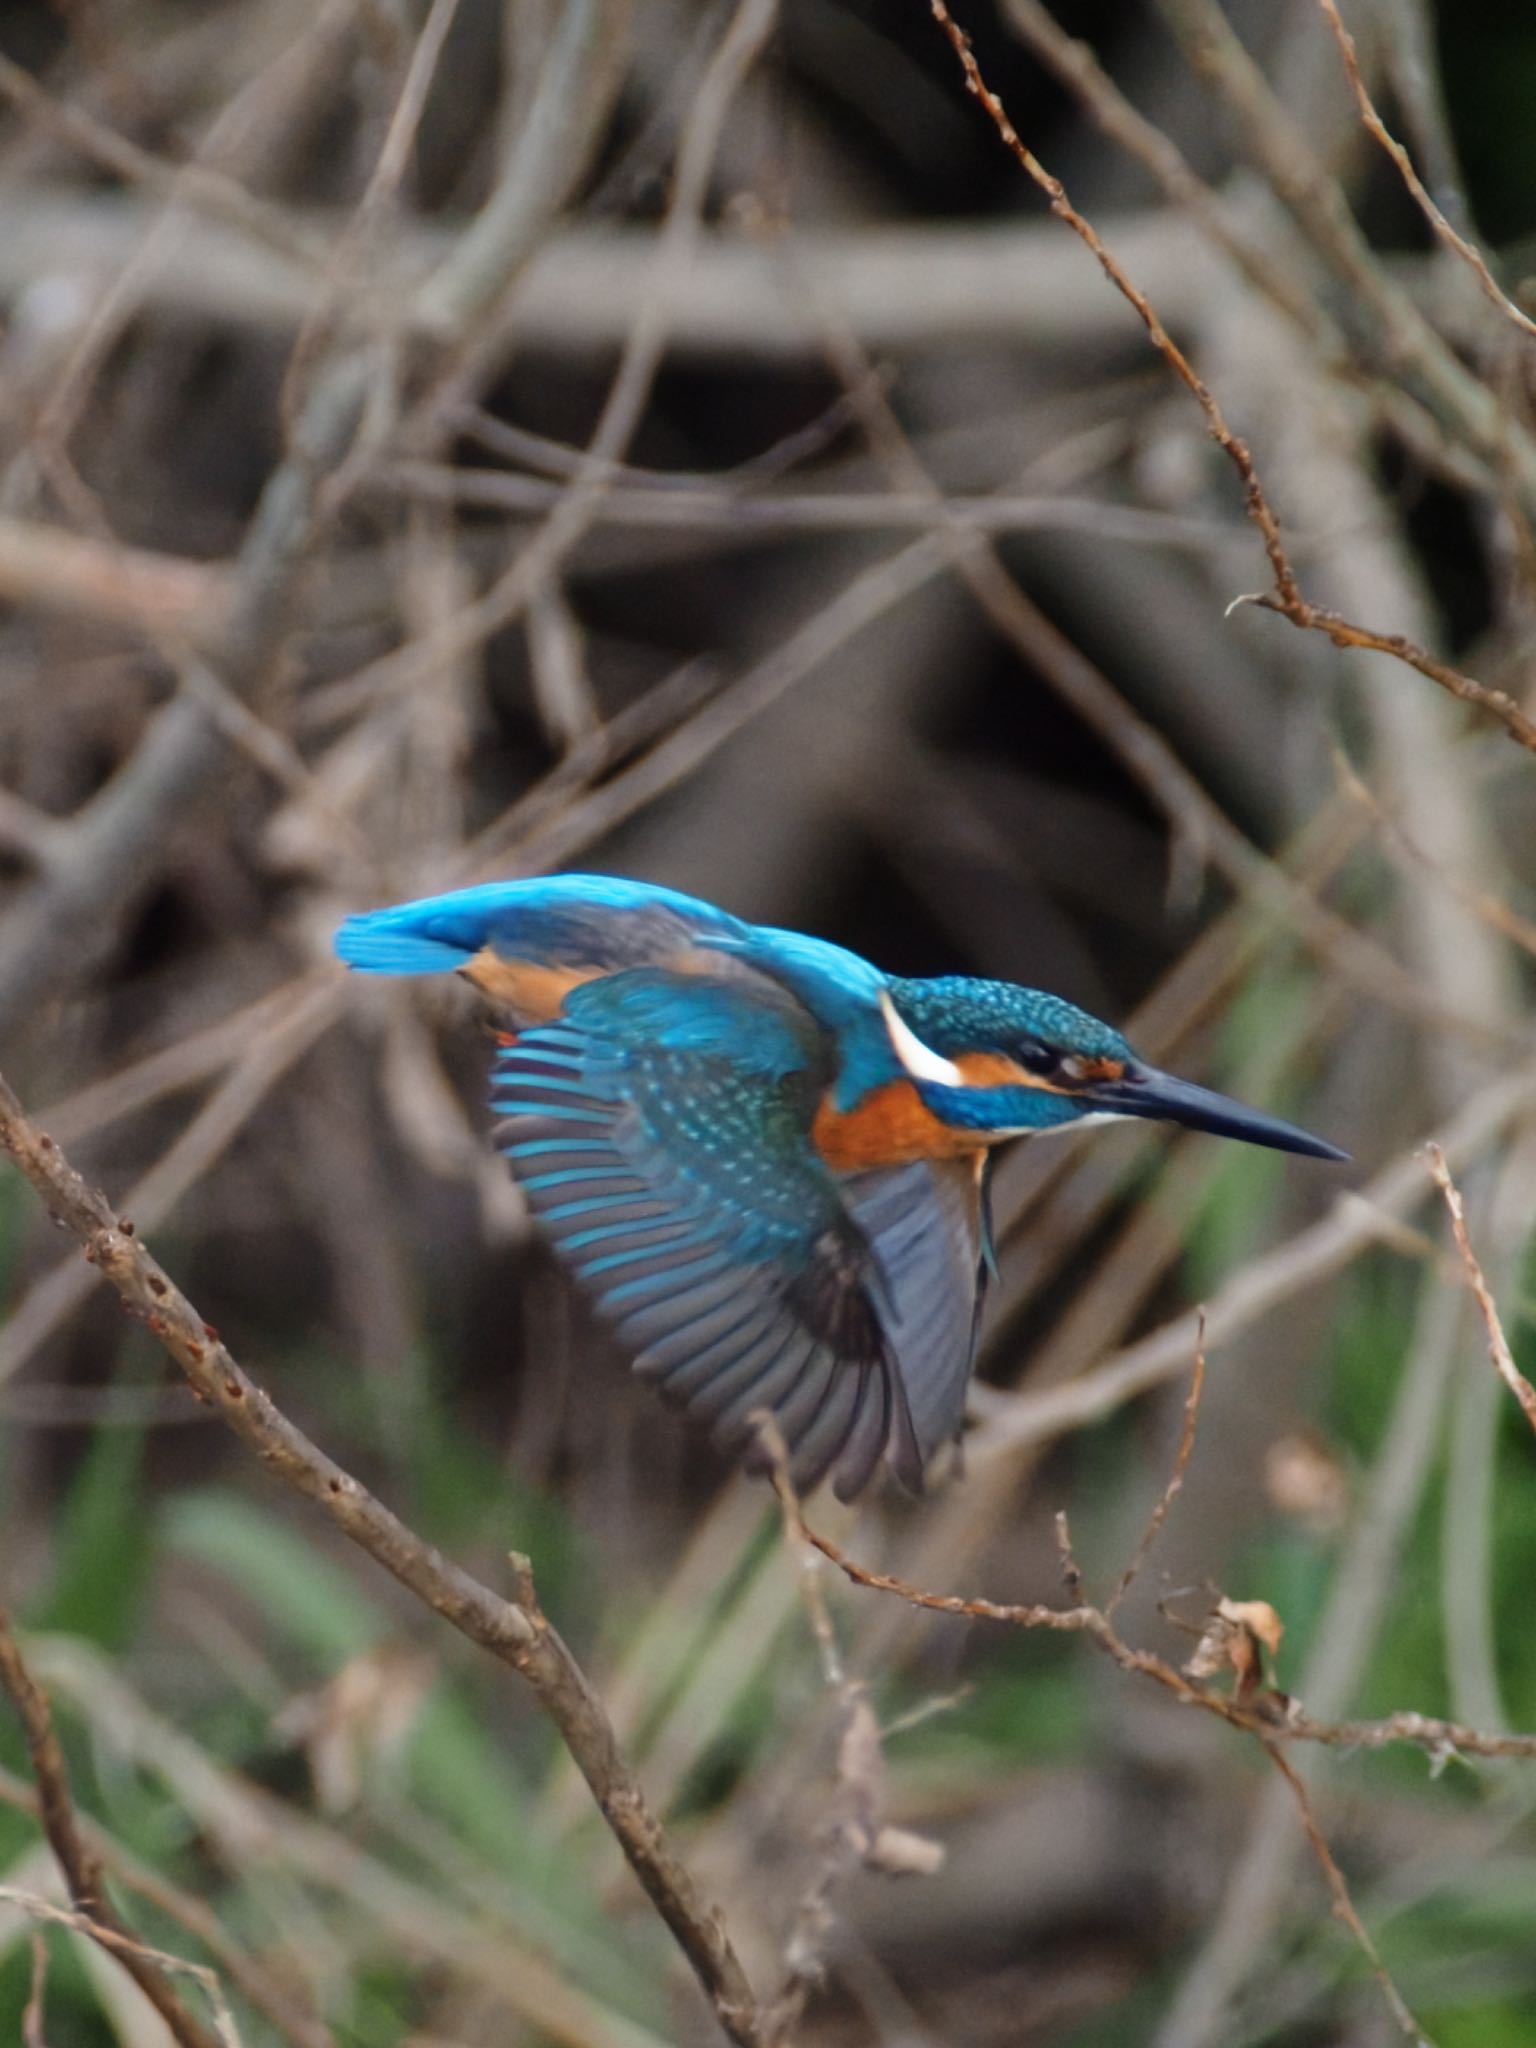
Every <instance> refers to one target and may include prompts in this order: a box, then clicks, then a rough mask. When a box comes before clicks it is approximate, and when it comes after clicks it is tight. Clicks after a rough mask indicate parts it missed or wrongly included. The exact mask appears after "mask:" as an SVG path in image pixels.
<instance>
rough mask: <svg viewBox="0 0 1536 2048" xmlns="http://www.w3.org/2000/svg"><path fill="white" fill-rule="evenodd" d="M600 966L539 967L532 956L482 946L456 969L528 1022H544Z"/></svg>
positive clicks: (591, 978) (596, 973) (598, 971)
mask: <svg viewBox="0 0 1536 2048" xmlns="http://www.w3.org/2000/svg"><path fill="white" fill-rule="evenodd" d="M604 971H605V970H604V969H603V968H601V967H541V966H540V965H539V964H538V962H537V961H534V960H508V959H505V958H504V957H503V956H502V955H501V954H500V953H497V952H496V951H494V950H493V949H492V948H491V947H490V946H482V947H481V949H480V951H479V952H478V953H477V954H476V955H475V957H474V958H473V959H472V960H466V961H465V963H464V965H463V966H462V967H461V968H460V969H459V972H460V973H461V974H462V975H463V976H464V978H465V980H466V981H472V982H473V983H474V984H475V987H476V988H478V989H483V990H484V992H485V994H486V995H488V996H490V997H491V998H492V999H493V1000H494V1001H495V1002H498V1003H506V1004H507V1005H508V1007H509V1008H511V1009H514V1010H516V1011H517V1013H518V1015H519V1016H520V1017H523V1018H525V1019H526V1020H528V1021H529V1022H530V1023H534V1024H547V1023H548V1022H549V1020H550V1018H552V1017H558V1016H559V1014H560V1005H561V1004H562V1003H563V1002H564V1001H565V999H566V997H567V996H568V995H569V994H570V992H571V990H572V989H573V988H579V987H580V986H581V984H582V983H583V982H584V981H596V980H597V978H598V977H599V976H600V975H601V974H602V973H603V972H604Z"/></svg>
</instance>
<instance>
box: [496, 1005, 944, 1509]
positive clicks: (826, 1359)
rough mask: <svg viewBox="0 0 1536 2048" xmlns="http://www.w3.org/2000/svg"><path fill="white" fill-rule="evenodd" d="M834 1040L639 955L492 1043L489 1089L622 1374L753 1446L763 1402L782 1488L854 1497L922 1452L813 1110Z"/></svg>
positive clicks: (912, 1469) (525, 1184)
mask: <svg viewBox="0 0 1536 2048" xmlns="http://www.w3.org/2000/svg"><path fill="white" fill-rule="evenodd" d="M825 1062H826V1046H825V1043H824V1041H823V1039H822V1036H821V1034H819V1033H818V1032H817V1031H816V1030H815V1029H814V1027H813V1026H811V1025H810V1023H809V1020H808V1019H807V1018H806V1017H805V1014H804V1012H803V1011H802V1010H801V1009H800V1008H799V1006H798V1005H797V1004H795V1003H794V1002H793V1001H792V1000H791V999H789V998H788V997H785V996H782V995H781V994H780V992H778V991H776V990H772V989H763V988H759V987H758V986H757V985H755V984H742V983H737V982H731V981H721V982H716V981H713V980H711V979H708V978H703V977H696V976H691V975H688V976H683V975H675V974H668V973H664V972H659V971H654V970H648V969H637V970H634V971H632V972H629V973H626V974H620V975H616V976H613V977H611V978H609V979H606V980H602V981H594V982H590V983H587V984H586V985H585V986H583V987H581V988H579V989H576V990H574V991H573V992H572V994H571V995H570V996H569V997H568V998H567V999H566V1006H565V1013H564V1015H563V1016H562V1017H561V1018H560V1019H559V1020H557V1021H556V1022H555V1023H553V1024H548V1025H544V1026H541V1027H540V1028H538V1029H536V1030H533V1031H528V1032H525V1033H523V1035H522V1036H521V1037H520V1038H519V1039H518V1040H517V1041H516V1042H515V1043H514V1044H513V1045H511V1046H509V1047H508V1048H507V1049H506V1050H505V1051H504V1052H503V1054H502V1055H501V1057H500V1059H499V1061H498V1064H497V1070H496V1077H495V1086H494V1091H493V1095H492V1104H493V1107H495V1108H496V1109H498V1110H501V1111H502V1112H504V1114H505V1115H506V1117H507V1119H508V1120H507V1122H506V1123H505V1124H504V1125H503V1127H502V1129H501V1131H500V1132H499V1134H498V1141H499V1142H500V1144H501V1145H502V1147H503V1149H504V1150H505V1151H506V1153H507V1156H508V1158H509V1159H510V1161H511V1164H512V1170H513V1172H514V1174H515V1175H516V1177H517V1179H518V1181H519V1182H520V1183H521V1185H522V1188H523V1191H524V1193H525V1194H526V1196H527V1198H528V1202H529V1206H530V1208H531V1209H532V1210H533V1212H534V1214H535V1215H537V1216H538V1218H539V1221H540V1223H541V1224H542V1226H543V1227H544V1229H545V1230H546V1231H547V1232H548V1234H549V1236H550V1237H551V1239H552V1240H553V1242H554V1245H555V1248H556V1250H557V1251H558V1253H559V1255H560V1256H561V1258H562V1259H563V1260H564V1261H565V1262H566V1263H567V1264H568V1265H570V1266H571V1267H572V1268H573V1269H574V1271H575V1273H576V1275H577V1277H578V1278H579V1279H580V1280H581V1282H582V1283H583V1285H584V1286H585V1287H587V1288H588V1289H589V1290H590V1291H591V1292H592V1293H593V1295H594V1296H595V1298H596V1300H597V1302H598V1305H599V1306H600V1307H601V1309H602V1310H603V1312H604V1313H605V1314H606V1315H607V1316H608V1317H610V1318H611V1319H612V1320H613V1322H614V1323H615V1324H616V1325H617V1329H618V1335H619V1338H620V1341H621V1342H622V1343H623V1344H624V1345H625V1346H626V1348H627V1349H628V1350H629V1351H630V1352H631V1353H632V1354H633V1357H634V1363H635V1368H636V1370H637V1371H638V1372H640V1373H641V1374H643V1375H644V1376H645V1377H646V1378H647V1379H650V1380H652V1381H654V1382H655V1383H656V1385H657V1386H658V1387H659V1388H660V1390H661V1392H662V1393H663V1394H664V1395H666V1396H667V1397H668V1398H669V1399H671V1400H673V1401H675V1402H677V1403H678V1404H680V1405H681V1406H683V1407H685V1408H686V1409H687V1410H688V1412H689V1413H690V1414H691V1415H694V1416H696V1417H698V1418H699V1419H700V1420H702V1421H704V1422H707V1423H708V1424H709V1425H710V1426H711V1428H712V1429H713V1431H714V1434H715V1436H716V1439H717V1441H718V1442H719V1443H720V1444H721V1445H722V1447H723V1448H724V1449H726V1450H728V1451H731V1452H745V1453H746V1454H747V1455H748V1458H749V1461H751V1462H756V1463H759V1464H760V1463H761V1458H760V1457H754V1454H753V1444H754V1439H753V1435H752V1431H751V1429H750V1427H749V1424H748V1420H747V1418H748V1417H749V1415H750V1414H751V1413H752V1411H753V1410H754V1409H757V1408H767V1409H769V1410H770V1411H771V1412H772V1413H773V1415H774V1417H775V1419H776V1420H777V1422H778V1425H779V1428H780V1430H781V1432H782V1433H783V1436H784V1439H785V1442H786V1444H787V1445H788V1448H789V1452H790V1461H791V1471H792V1473H793V1476H794V1479H795V1483H796V1484H797V1485H798V1486H800V1487H803V1488H809V1487H811V1486H814V1485H815V1484H816V1483H817V1482H818V1481H819V1480H820V1479H822V1478H823V1477H824V1476H825V1475H826V1474H828V1473H829V1472H830V1473H832V1474H833V1475H834V1478H835V1484H836V1486H837V1490H838V1492H839V1493H840V1494H842V1495H843V1496H844V1497H851V1496H852V1495H853V1494H855V1493H857V1492H858V1491H859V1490H860V1489H861V1488H862V1487H864V1486H865V1485H867V1484H868V1482H869V1480H870V1479H871V1478H872V1476H873V1474H874V1472H875V1470H876V1468H877V1467H878V1465H879V1462H880V1459H881V1456H882V1455H883V1454H888V1455H889V1456H890V1458H891V1462H892V1465H893V1467H894V1468H895V1470H896V1472H897V1474H898V1476H899V1477H900V1478H902V1479H903V1480H904V1481H906V1482H907V1483H908V1484H910V1485H913V1486H916V1485H918V1484H920V1482H921V1477H922V1459H921V1456H920V1454H919V1451H918V1446H917V1439H916V1437H915V1435H914V1432H913V1429H912V1426H911V1422H910V1419H909V1417H908V1414H907V1406H906V1399H905V1396H904V1394H903V1391H902V1385H901V1380H900V1377H899V1375H898V1373H897V1371H896V1369H895V1365H894V1360H893V1357H892V1353H891V1348H890V1345H889V1342H888V1340H887V1337H886V1335H885V1330H884V1327H883V1325H882V1316H881V1308H880V1300H879V1297H880V1295H881V1292H882V1281H881V1275H880V1273H879V1269H878V1268H877V1267H876V1266H875V1265H874V1263H873V1261H872V1259H871V1256H870V1250H869V1246H868V1244H867V1243H866V1241H865V1238H864V1236H863V1233H862V1232H861V1231H860V1229H859V1227H858V1226H857V1224H855V1223H854V1221H853V1220H852V1218H851V1217H850V1214H849V1211H848V1208H847V1205H846V1204H845V1202H844V1200H843V1197H842V1195H841V1193H840V1190H839V1185H838V1183H837V1181H836V1180H835V1179H834V1178H833V1176H832V1175H831V1174H830V1173H828V1172H827V1170H826V1168H825V1167H823V1166H822V1165H821V1163H820V1161H819V1160H818V1159H817V1158H816V1156H815V1154H814V1152H813V1150H812V1148H811V1144H810V1125H811V1119H812V1117H813V1115H814V1113H815V1109H816V1105H817V1102H818V1101H819V1099H820V1095H821V1091H822V1088H823V1086H824V1084H825V1080H826V1073H825Z"/></svg>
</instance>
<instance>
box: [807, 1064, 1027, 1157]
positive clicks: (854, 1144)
mask: <svg viewBox="0 0 1536 2048" xmlns="http://www.w3.org/2000/svg"><path fill="white" fill-rule="evenodd" d="M811 1141H812V1143H813V1144H814V1145H815V1147H816V1150H817V1152H818V1153H819V1154H820V1156H821V1158H822V1160H823V1162H824V1163H825V1164H826V1165H827V1166H829V1167H830V1168H831V1169H832V1171H833V1172H834V1173H859V1172H862V1171H863V1170H864V1168H866V1167H870V1166H907V1165H910V1163H911V1162H912V1161H913V1160H914V1159H956V1158H960V1157H962V1156H964V1155H965V1154H967V1153H972V1152H977V1153H979V1152H983V1151H985V1150H986V1145H987V1140H986V1137H985V1135H984V1134H983V1133H982V1132H980V1131H960V1130H955V1129H954V1128H952V1126H950V1125H949V1124H946V1123H941V1122H940V1120H939V1118H938V1117H936V1116H935V1115H934V1114H933V1112H932V1110H930V1109H926V1108H925V1107H924V1106H923V1103H922V1100H921V1098H920V1097H919V1095H918V1092H917V1090H916V1089H915V1088H914V1087H913V1086H912V1083H911V1082H910V1081H889V1082H887V1083H886V1085H885V1086H884V1087H883V1088H875V1089H872V1090H871V1091H870V1093H869V1094H868V1095H866V1096H865V1097H864V1099H863V1101H862V1102H860V1103H859V1104H858V1106H857V1107H856V1108H854V1109H850V1110H838V1109H834V1108H833V1107H832V1104H831V1101H830V1099H824V1100H823V1101H822V1104H821V1107H820V1108H819V1109H818V1110H817V1112H816V1121H815V1123H814V1125H813V1126H812V1129H811Z"/></svg>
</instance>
